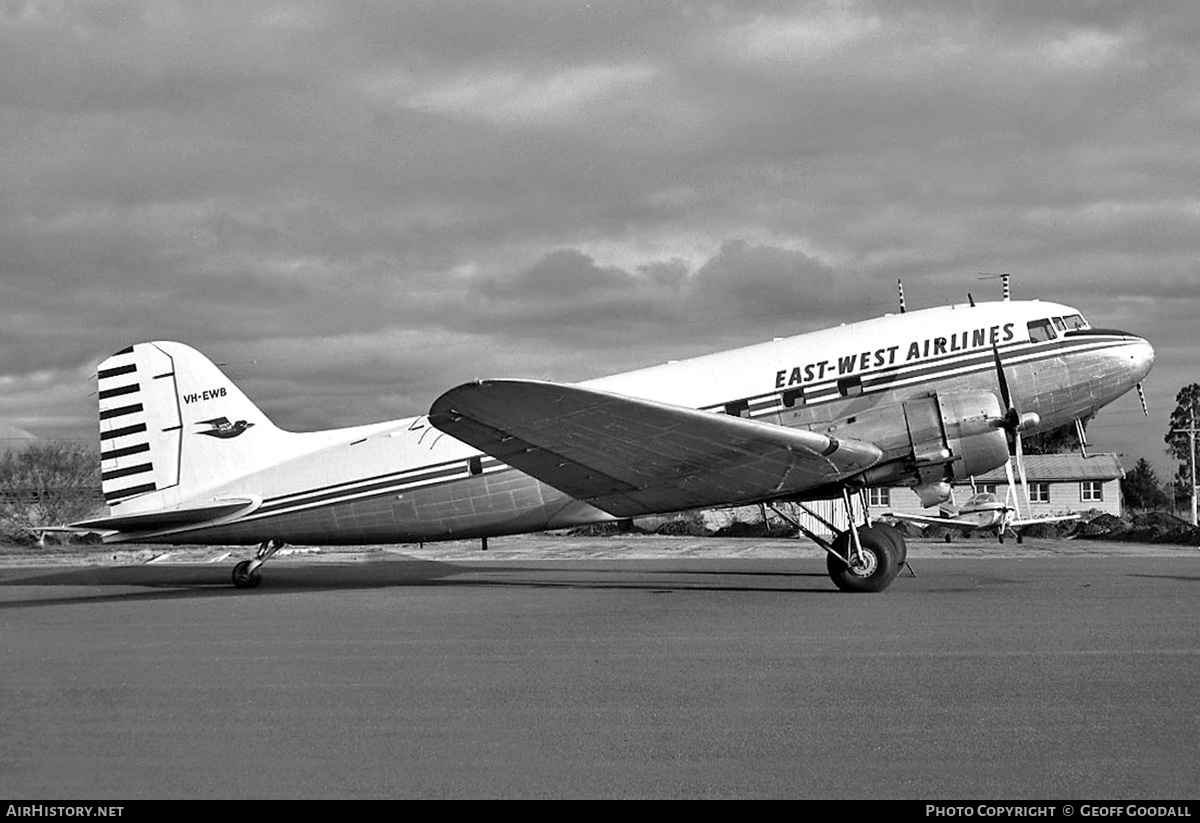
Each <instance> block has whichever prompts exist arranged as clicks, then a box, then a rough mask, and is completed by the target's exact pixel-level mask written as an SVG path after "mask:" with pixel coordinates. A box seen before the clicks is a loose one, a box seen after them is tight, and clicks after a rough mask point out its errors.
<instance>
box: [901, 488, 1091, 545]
mask: <svg viewBox="0 0 1200 823" xmlns="http://www.w3.org/2000/svg"><path fill="white" fill-rule="evenodd" d="M1012 491H1013V490H1012V487H1011V486H1010V487H1009V494H1007V495H1006V496H1005V499H1004V500H1003V501H1002V500H1000V498H999V497H997V496H996V494H995V493H994V492H978V493H976V494H972V495H971V497H970V498H968V499H967V502H966V503H964V504H963V505H962V506H961V507H959V506H955V505H954V504H953V503H952V502H947V503H943V504H942V505H941V506H939V507H938V508H939V512H940V516H937V517H934V516H930V515H923V514H908V513H905V512H895V511H892V512H888V513H887V514H885V515H884V517H888V518H891V519H893V520H903V521H907V522H911V523H920V524H921V525H923V526H949V527H951V528H954V529H959V530H961V531H962V532H963V533H967V532H973V531H975V530H977V529H985V530H993V531H994V532H995V534H996V537H997V539H998V540H999V541H1000V542H1001V543H1003V542H1004V535H1005V534H1006V533H1008V534H1011V535H1013V537H1015V538H1016V539H1017V542H1018V543H1020V542H1021V539H1022V537H1021V529H1022V528H1023V527H1025V526H1033V525H1036V524H1039V523H1059V522H1063V521H1067V520H1078V519H1079V515H1078V514H1054V515H1044V516H1035V517H1027V518H1023V517H1021V513H1020V509H1019V508H1018V507H1017V506H1016V505H1015V504H1014V502H1013V498H1014V495H1013V493H1012ZM946 540H947V542H949V540H950V536H949V535H947V536H946Z"/></svg>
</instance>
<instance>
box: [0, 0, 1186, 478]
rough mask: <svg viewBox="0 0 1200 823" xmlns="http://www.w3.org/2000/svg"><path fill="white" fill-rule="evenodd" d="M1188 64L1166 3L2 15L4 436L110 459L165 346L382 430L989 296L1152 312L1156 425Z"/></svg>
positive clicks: (436, 6)
mask: <svg viewBox="0 0 1200 823" xmlns="http://www.w3.org/2000/svg"><path fill="white" fill-rule="evenodd" d="M1198 40H1200V12H1197V11H1195V10H1193V9H1191V8H1190V7H1189V6H1188V5H1186V4H1171V3H1157V2H1151V3H1141V4H1137V5H1136V6H1133V5H1129V4H1111V3H1110V4H1095V3H1083V4H1062V3H1044V2H1033V1H1032V0H1031V2H1019V3H1012V2H1002V3H1001V2H994V3H993V2H978V3H971V4H946V3H943V2H932V1H931V2H925V1H924V0H917V2H911V3H904V4H902V5H898V4H894V3H884V2H815V3H806V4H799V5H797V4H793V3H782V2H769V1H765V2H755V3H741V2H739V3H724V2H714V3H706V4H702V5H701V4H688V3H658V4H625V3H587V2H582V0H581V1H580V2H572V1H571V0H566V1H565V2H564V0H539V1H538V2H528V3H519V4H496V3H490V2H478V3H474V2H467V3H454V4H446V3H442V2H413V3H400V4H397V3H391V2H364V3H355V4H345V3H335V2H328V3H325V2H276V3H265V4H249V5H247V4H241V3H208V4H187V3H173V2H164V1H163V0H154V1H153V2H113V3H109V2H101V1H99V0H98V1H97V2H86V3H60V2H36V1H35V0H29V2H16V3H10V4H8V5H7V6H5V7H4V10H3V12H0V76H3V77H4V78H5V81H4V83H3V84H0V146H2V147H3V151H2V152H0V312H3V314H2V315H0V320H3V322H2V323H0V386H3V387H4V390H5V397H6V402H5V404H4V405H3V406H0V415H3V420H4V422H6V423H7V424H8V425H12V426H15V427H16V428H19V429H22V430H27V431H32V432H34V433H37V434H45V433H49V432H54V433H57V434H60V435H61V434H62V433H64V432H70V431H78V432H80V433H85V434H88V435H90V434H91V432H93V431H94V426H95V424H94V420H93V419H92V415H93V414H94V412H93V411H92V410H91V409H90V403H91V401H90V400H89V399H88V398H87V397H86V392H85V391H81V384H86V378H87V371H88V369H89V368H91V367H94V364H95V362H97V361H98V360H99V359H100V358H102V357H103V356H105V355H106V354H108V353H110V352H111V351H113V350H114V349H117V348H120V347H122V346H124V345H126V344H128V343H129V342H132V341H134V340H139V339H154V338H170V339H181V340H184V341H185V342H189V343H191V344H192V345H195V346H197V347H198V348H201V349H203V350H205V351H208V352H212V353H213V354H214V357H215V358H216V359H219V360H222V361H223V362H230V363H233V364H235V365H234V366H231V368H232V369H233V370H234V371H236V373H237V375H236V376H237V379H239V381H241V380H245V381H247V383H248V388H249V389H250V390H251V392H252V396H254V397H255V398H256V399H259V401H260V402H262V403H263V405H264V408H269V409H270V411H271V413H272V414H273V415H275V416H276V417H277V418H279V421H280V422H281V423H282V424H284V425H291V426H293V427H296V428H315V427H319V426H325V425H338V424H343V423H354V422H367V421H369V420H371V419H373V418H376V417H390V416H395V415H399V414H406V413H416V412H419V411H421V410H423V409H424V408H426V407H427V404H428V402H429V400H430V399H432V397H434V396H436V394H437V393H439V392H440V391H441V390H442V389H444V388H445V387H447V386H449V385H453V384H454V383H456V382H459V381H461V380H467V379H473V378H476V377H482V376H490V375H494V374H510V375H511V374H522V375H524V376H537V377H546V378H552V379H560V380H574V379H583V378H586V377H594V376H599V375H601V374H604V373H606V372H610V371H615V370H620V369H624V368H631V367H635V366H641V365H647V364H649V363H654V362H660V361H662V360H666V359H674V358H679V357H685V356H689V355H693V354H699V353H703V352H705V351H712V350H716V349H720V348H724V347H727V346H731V345H739V344H743V343H751V342H756V341H758V340H762V339H767V338H769V337H772V336H777V335H780V334H791V333H796V332H800V331H806V330H810V329H813V328H817V327H819V326H822V325H828V324H832V323H837V322H842V321H845V320H854V319H861V318H863V317H867V316H871V315H873V314H878V313H879V312H881V311H888V310H892V309H893V308H894V305H895V282H896V280H897V278H903V279H904V282H905V285H906V290H907V293H908V298H909V302H910V305H928V304H931V303H937V302H943V301H945V300H947V299H956V300H961V299H964V298H965V295H966V293H967V292H972V293H974V294H975V296H977V297H979V296H981V295H982V296H990V295H991V294H993V293H994V292H992V290H993V289H994V288H995V286H994V284H991V283H981V282H980V281H979V280H978V279H977V277H978V273H979V272H980V271H1011V272H1013V273H1014V278H1015V279H1014V288H1015V289H1016V291H1017V294H1018V295H1020V296H1026V297H1033V296H1040V297H1044V298H1046V299H1055V300H1060V301H1062V302H1067V303H1071V304H1075V305H1079V306H1080V308H1081V309H1083V310H1084V311H1085V313H1087V314H1088V315H1089V316H1090V317H1092V319H1093V320H1094V321H1096V322H1099V323H1103V324H1105V325H1117V326H1120V325H1125V326H1128V327H1130V328H1133V329H1134V330H1139V329H1140V328H1144V325H1143V324H1150V325H1151V326H1152V331H1153V335H1152V339H1154V338H1155V337H1157V338H1159V339H1156V340H1155V342H1156V344H1158V345H1159V346H1160V352H1163V353H1168V352H1169V353H1170V355H1171V360H1170V362H1167V357H1166V356H1165V355H1160V358H1159V363H1158V371H1157V372H1156V374H1155V375H1154V376H1153V377H1152V378H1151V382H1152V384H1154V383H1157V382H1158V381H1162V383H1163V384H1164V385H1163V386H1162V387H1161V388H1159V387H1157V386H1154V385H1152V386H1150V387H1149V388H1150V392H1151V400H1152V406H1154V405H1155V402H1154V401H1155V400H1156V399H1157V400H1161V399H1162V398H1166V399H1167V400H1168V401H1169V399H1170V398H1171V397H1173V396H1174V392H1175V390H1176V389H1177V388H1178V386H1177V385H1169V384H1171V383H1177V382H1179V381H1181V380H1187V378H1188V374H1187V369H1188V368H1189V366H1188V363H1189V362H1190V360H1191V359H1193V358H1189V357H1187V356H1186V354H1185V353H1186V352H1188V351H1190V349H1189V348H1188V346H1189V345H1190V343H1189V342H1188V341H1189V340H1190V339H1191V336H1192V333H1191V328H1190V326H1191V318H1192V317H1195V316H1196V314H1197V310H1198V309H1200V294H1197V293H1196V288H1195V286H1194V283H1196V282H1198V281H1200V276H1198V275H1200V272H1197V270H1196V263H1195V260H1196V244H1195V238H1196V237H1197V236H1200V232H1198V231H1197V229H1200V225H1198V224H1200V206H1198V200H1197V197H1196V194H1195V192H1196V191H1197V190H1200V171H1198V170H1200V163H1198V162H1197V159H1198V157H1197V153H1198V152H1200V149H1198V148H1197V146H1196V141H1195V135H1196V133H1197V130H1198V128H1200V97H1198V95H1197V92H1196V89H1197V88H1200V82H1198V81H1200V60H1198V59H1197V58H1196V54H1198V53H1200V49H1197V48H1196V46H1197V41H1198ZM1147 316H1149V317H1150V319H1149V320H1147V319H1146V318H1147ZM1181 361H1182V362H1181ZM1187 382H1191V381H1190V380H1188V381H1187ZM1160 394H1161V395H1162V397H1159V395H1160ZM76 396H78V398H79V399H78V400H73V399H70V398H73V397H76ZM1158 405H1162V403H1158ZM1172 405H1173V404H1172ZM1167 411H1169V409H1168V410H1167ZM1139 413H1140V412H1139ZM1097 425H1098V426H1099V425H1101V422H1099V421H1098V423H1097ZM1157 428H1161V426H1155V425H1151V426H1150V428H1149V429H1148V430H1147V431H1148V434H1147V435H1146V436H1142V435H1141V434H1139V433H1138V430H1137V429H1135V428H1134V427H1133V425H1132V422H1131V421H1126V422H1123V423H1121V424H1120V426H1115V427H1114V429H1113V431H1114V432H1115V434H1114V437H1115V438H1117V439H1116V440H1114V442H1113V445H1112V448H1116V449H1119V450H1126V451H1134V453H1135V454H1136V453H1137V452H1138V451H1149V450H1150V449H1152V448H1153V449H1157V441H1158V440H1160V439H1161V432H1159V431H1157ZM81 436H82V435H81ZM1147 444H1150V445H1147ZM1102 445H1103V444H1102ZM1139 456H1140V455H1139ZM1156 456H1157V455H1156Z"/></svg>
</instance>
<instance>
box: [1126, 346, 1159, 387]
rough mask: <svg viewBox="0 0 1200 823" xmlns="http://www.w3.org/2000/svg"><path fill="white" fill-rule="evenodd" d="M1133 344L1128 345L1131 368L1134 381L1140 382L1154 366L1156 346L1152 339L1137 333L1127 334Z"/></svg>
mask: <svg viewBox="0 0 1200 823" xmlns="http://www.w3.org/2000/svg"><path fill="white" fill-rule="evenodd" d="M1127 336H1128V338H1129V340H1130V343H1131V345H1129V346H1127V347H1126V354H1127V355H1128V357H1129V369H1130V372H1131V373H1132V376H1133V379H1134V382H1136V383H1140V382H1142V380H1143V379H1144V378H1145V377H1146V375H1148V374H1149V373H1150V370H1151V369H1152V368H1154V347H1153V346H1151V345H1150V341H1149V340H1146V339H1145V338H1142V337H1138V336H1137V335H1133V334H1130V335H1127Z"/></svg>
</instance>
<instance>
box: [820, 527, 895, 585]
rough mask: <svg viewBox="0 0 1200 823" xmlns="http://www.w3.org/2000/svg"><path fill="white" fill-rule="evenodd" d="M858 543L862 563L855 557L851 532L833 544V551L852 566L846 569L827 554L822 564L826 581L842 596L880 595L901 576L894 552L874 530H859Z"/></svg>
mask: <svg viewBox="0 0 1200 823" xmlns="http://www.w3.org/2000/svg"><path fill="white" fill-rule="evenodd" d="M858 540H859V543H860V544H861V545H862V554H863V556H862V560H861V561H858V560H856V558H855V557H854V546H853V544H852V543H851V538H850V532H848V531H845V532H842V533H841V534H840V535H838V536H837V539H835V540H834V541H833V548H834V549H836V550H837V552H838V553H839V554H843V555H845V556H846V557H849V558H850V559H851V565H849V566H847V565H846V563H845V562H844V561H842V560H841V559H839V558H838V557H836V556H835V555H833V554H827V555H826V556H825V560H826V567H827V568H828V569H829V577H830V579H831V580H833V585H835V586H837V587H838V588H839V589H841V590H842V591H844V592H881V591H883V590H884V589H886V588H887V587H888V586H889V585H891V583H892V581H893V580H895V579H896V575H897V574H899V573H900V564H899V563H898V562H897V560H896V555H897V552H896V548H895V547H894V546H893V545H892V541H891V539H890V538H889V537H888V536H887V535H885V534H883V533H882V532H880V531H878V530H877V529H875V528H865V529H859V530H858Z"/></svg>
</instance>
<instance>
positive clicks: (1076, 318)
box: [1063, 314, 1088, 331]
mask: <svg viewBox="0 0 1200 823" xmlns="http://www.w3.org/2000/svg"><path fill="white" fill-rule="evenodd" d="M1063 322H1064V323H1066V324H1067V328H1068V329H1071V330H1072V331H1074V330H1075V329H1086V328H1087V325H1088V323H1087V321H1086V320H1084V319H1083V315H1082V314H1068V315H1067V316H1066V317H1064V318H1063Z"/></svg>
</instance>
